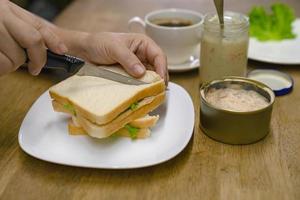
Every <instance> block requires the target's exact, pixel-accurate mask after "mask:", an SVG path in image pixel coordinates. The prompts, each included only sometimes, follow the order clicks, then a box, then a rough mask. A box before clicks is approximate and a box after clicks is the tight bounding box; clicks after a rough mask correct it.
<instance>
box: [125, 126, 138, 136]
mask: <svg viewBox="0 0 300 200" xmlns="http://www.w3.org/2000/svg"><path fill="white" fill-rule="evenodd" d="M125 128H126V129H127V130H128V132H129V134H130V137H131V139H136V138H137V133H138V131H139V128H136V127H133V126H130V125H129V124H127V125H125Z"/></svg>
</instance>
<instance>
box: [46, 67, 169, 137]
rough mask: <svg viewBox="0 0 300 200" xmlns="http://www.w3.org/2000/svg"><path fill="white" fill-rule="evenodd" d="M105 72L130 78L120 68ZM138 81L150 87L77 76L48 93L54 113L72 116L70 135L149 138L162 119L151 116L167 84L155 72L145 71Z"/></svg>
mask: <svg viewBox="0 0 300 200" xmlns="http://www.w3.org/2000/svg"><path fill="white" fill-rule="evenodd" d="M106 69H108V70H112V71H114V72H117V73H120V74H123V75H126V76H129V75H128V74H127V73H126V72H125V71H124V70H122V69H121V68H119V67H108V68H106ZM139 80H141V81H144V82H146V83H148V84H143V85H127V84H123V83H119V82H115V81H112V80H108V79H104V78H100V77H94V76H78V75H74V76H71V77H69V78H67V79H66V80H64V81H62V82H60V83H58V84H56V85H54V86H52V87H51V88H50V89H49V93H50V96H51V98H52V106H53V109H54V111H57V112H63V113H66V114H68V115H69V116H70V120H69V122H68V130H69V134H72V135H82V134H86V135H89V136H91V137H95V138H106V137H110V136H115V135H118V136H125V137H131V138H133V139H136V138H146V137H149V136H150V133H151V129H150V128H151V127H153V126H155V124H156V123H157V121H158V119H159V116H158V115H156V116H150V115H149V113H150V112H151V111H153V110H154V109H156V108H157V107H158V106H160V105H161V104H162V103H163V102H164V99H165V84H164V81H163V80H162V79H161V78H160V76H159V75H158V74H157V73H155V72H154V71H146V73H145V75H144V76H143V77H142V78H140V79H139Z"/></svg>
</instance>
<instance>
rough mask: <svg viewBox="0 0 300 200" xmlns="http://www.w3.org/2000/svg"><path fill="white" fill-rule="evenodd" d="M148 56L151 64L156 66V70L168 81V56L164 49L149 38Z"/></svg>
mask: <svg viewBox="0 0 300 200" xmlns="http://www.w3.org/2000/svg"><path fill="white" fill-rule="evenodd" d="M145 51H146V57H147V60H148V61H149V63H150V64H152V65H153V66H154V68H155V71H156V72H157V73H158V74H159V75H160V76H161V77H162V78H163V79H164V80H165V82H166V83H167V82H168V76H169V75H168V70H167V58H166V56H165V55H164V53H163V51H162V50H161V49H160V48H159V47H158V46H157V45H156V44H155V43H154V41H152V40H151V39H150V38H149V41H148V45H147V47H146V50H145Z"/></svg>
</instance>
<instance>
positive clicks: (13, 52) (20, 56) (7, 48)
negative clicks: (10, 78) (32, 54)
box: [0, 24, 26, 69]
mask: <svg viewBox="0 0 300 200" xmlns="http://www.w3.org/2000/svg"><path fill="white" fill-rule="evenodd" d="M0 38H1V39H2V41H5V42H0V49H1V50H2V54H4V55H5V56H6V57H7V58H9V59H10V60H11V62H12V63H13V67H14V68H15V69H16V68H18V67H19V66H21V65H22V64H24V63H25V61H26V55H25V52H24V49H23V48H22V47H21V46H20V45H19V44H18V43H17V42H16V41H15V40H14V39H13V37H12V36H11V35H10V34H9V33H8V31H7V30H6V28H5V27H4V26H3V25H2V24H1V25H0Z"/></svg>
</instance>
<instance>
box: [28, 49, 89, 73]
mask: <svg viewBox="0 0 300 200" xmlns="http://www.w3.org/2000/svg"><path fill="white" fill-rule="evenodd" d="M25 52H26V51H25ZM26 56H27V55H26ZM28 61H29V59H28V56H27V60H26V62H25V63H26V64H27V63H28ZM84 63H85V62H84V61H83V60H81V59H80V58H77V57H74V56H70V55H59V54H56V53H54V52H52V51H50V50H49V49H48V50H47V61H46V64H45V66H44V67H43V68H44V69H55V70H63V71H65V72H67V73H70V74H75V73H76V72H78V71H79V69H80V68H81V67H82V66H83V65H84Z"/></svg>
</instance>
